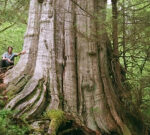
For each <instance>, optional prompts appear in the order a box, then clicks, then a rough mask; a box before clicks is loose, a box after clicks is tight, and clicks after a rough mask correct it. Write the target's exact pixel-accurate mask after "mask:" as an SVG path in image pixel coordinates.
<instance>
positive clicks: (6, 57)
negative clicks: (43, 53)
mask: <svg viewBox="0 0 150 135" xmlns="http://www.w3.org/2000/svg"><path fill="white" fill-rule="evenodd" d="M22 54H25V51H22V52H20V53H13V47H11V46H9V47H8V50H7V52H5V53H4V54H3V56H2V60H1V67H2V68H7V67H9V66H13V65H14V59H15V57H17V56H20V55H22Z"/></svg>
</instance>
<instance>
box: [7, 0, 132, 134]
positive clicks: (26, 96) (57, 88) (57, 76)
mask: <svg viewBox="0 0 150 135" xmlns="http://www.w3.org/2000/svg"><path fill="white" fill-rule="evenodd" d="M106 4H107V1H106V0H100V1H99V0H94V1H92V0H84V1H81V0H62V1H59V0H44V1H43V2H42V1H40V2H39V1H37V0H31V1H30V10H29V21H28V28H27V32H26V35H25V41H24V50H26V51H27V53H26V54H25V55H24V56H22V57H21V59H20V61H19V63H18V64H17V65H16V66H15V67H14V68H13V69H12V70H11V71H9V72H8V73H7V76H6V78H5V83H6V84H8V87H7V89H8V91H9V92H8V94H9V95H10V99H9V102H8V104H7V105H6V108H10V109H15V110H18V111H17V113H16V116H17V117H20V116H21V115H23V114H26V117H27V118H28V119H29V118H30V119H34V118H35V117H36V116H40V115H41V114H42V113H44V112H47V111H50V110H58V109H61V110H63V111H64V112H65V113H66V114H68V113H69V114H71V116H72V117H73V116H74V117H75V118H77V120H76V119H74V120H75V121H76V122H77V121H78V120H79V119H80V123H79V122H77V123H78V127H83V129H82V130H84V132H83V133H84V134H87V132H88V134H90V133H92V134H101V133H102V134H104V133H107V134H113V133H115V134H120V135H121V134H123V135H131V134H132V130H130V129H129V128H128V125H127V122H126V121H125V120H126V117H125V115H124V113H123V112H122V110H121V109H122V107H121V104H120V100H119V98H118V95H116V92H115V86H114V85H113V83H112V82H113V81H112V77H111V75H110V67H109V65H110V64H109V63H110V61H108V45H110V44H108V37H107V33H106V30H105V20H106ZM116 35H117V33H116V34H115V36H114V40H115V41H114V42H115V45H117V42H118V41H117V40H116V39H115V37H116ZM116 49H118V48H116ZM115 51H116V50H115ZM115 53H117V54H118V52H115ZM117 62H119V61H118V60H117ZM117 68H118V67H117ZM115 72H117V73H118V71H117V70H115ZM120 83H121V82H120ZM53 122H56V120H52V119H51V124H50V127H49V130H48V133H49V134H55V133H56V131H54V130H57V128H56V127H55V128H54V125H53ZM77 123H76V124H77ZM81 123H82V124H81ZM79 125H80V126H79ZM81 125H82V126H81ZM83 125H84V126H83ZM85 127H86V128H85ZM69 131H70V134H71V131H72V130H69ZM69 131H68V132H69ZM58 132H59V131H58ZM65 132H67V131H65Z"/></svg>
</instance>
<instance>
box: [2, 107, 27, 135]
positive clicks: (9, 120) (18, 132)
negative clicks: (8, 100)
mask: <svg viewBox="0 0 150 135" xmlns="http://www.w3.org/2000/svg"><path fill="white" fill-rule="evenodd" d="M13 113H14V112H13V111H10V110H5V109H3V110H0V135H24V134H25V133H26V132H27V131H28V128H27V127H25V126H23V125H21V126H19V125H17V124H16V122H15V121H14V120H13Z"/></svg>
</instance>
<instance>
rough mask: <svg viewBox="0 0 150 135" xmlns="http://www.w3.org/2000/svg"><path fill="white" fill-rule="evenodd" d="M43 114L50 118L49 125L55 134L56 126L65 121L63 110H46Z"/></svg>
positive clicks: (54, 134) (53, 134)
mask: <svg viewBox="0 0 150 135" xmlns="http://www.w3.org/2000/svg"><path fill="white" fill-rule="evenodd" d="M45 116H46V117H47V118H49V119H50V120H51V122H50V125H49V127H50V129H51V132H52V135H56V133H57V131H58V128H59V127H60V125H61V124H62V123H63V122H64V121H65V116H64V112H63V111H62V110H50V111H48V112H46V115H45Z"/></svg>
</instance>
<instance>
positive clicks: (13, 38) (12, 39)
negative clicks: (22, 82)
mask: <svg viewBox="0 0 150 135" xmlns="http://www.w3.org/2000/svg"><path fill="white" fill-rule="evenodd" d="M8 25H10V23H5V24H3V25H1V26H0V30H1V29H3V28H5V27H7V26H8ZM25 29H26V25H25V24H21V23H20V24H16V25H14V26H13V27H11V28H9V29H7V30H6V31H4V32H2V33H0V56H2V54H3V53H4V52H6V50H7V47H8V46H13V48H14V52H20V51H21V50H22V46H23V39H24V33H25ZM18 59H19V58H16V62H17V61H18Z"/></svg>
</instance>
